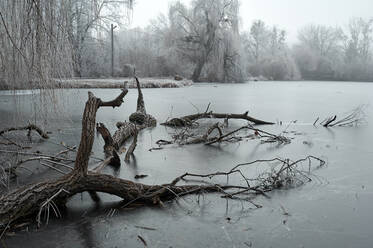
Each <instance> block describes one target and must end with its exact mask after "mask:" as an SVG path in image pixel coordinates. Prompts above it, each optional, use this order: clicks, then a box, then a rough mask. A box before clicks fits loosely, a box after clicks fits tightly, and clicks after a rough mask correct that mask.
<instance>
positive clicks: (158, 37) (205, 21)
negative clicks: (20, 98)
mask: <svg viewBox="0 0 373 248" xmlns="http://www.w3.org/2000/svg"><path fill="white" fill-rule="evenodd" d="M133 3H134V1H133V0H125V1H109V0H66V1H57V0H50V1H45V0H25V1H13V0H3V1H1V2H0V14H1V16H0V18H1V19H0V42H1V46H0V81H2V82H3V83H4V82H13V83H20V84H22V83H25V82H33V81H35V79H38V82H43V81H47V80H48V79H49V78H51V77H72V76H75V77H109V76H110V75H111V63H110V61H111V53H110V50H111V39H110V38H111V37H110V24H112V23H115V24H116V25H120V24H125V23H124V22H126V19H125V17H127V18H128V17H130V16H131V14H129V13H128V12H125V13H123V11H130V10H131V9H132V5H133ZM239 10H240V4H239V0H193V1H192V2H191V4H190V5H185V4H183V3H182V2H177V1H176V2H173V3H172V4H170V6H169V10H168V13H167V14H161V15H159V17H158V18H157V19H155V20H153V21H152V22H151V23H150V24H149V25H148V26H147V27H146V28H126V26H128V25H121V28H120V29H116V30H115V36H114V44H115V46H114V47H115V53H114V54H115V58H114V59H115V68H114V72H115V73H114V74H115V76H116V77H124V76H131V75H132V74H133V73H134V72H136V74H137V75H139V76H144V77H145V76H146V77H148V76H149V77H155V76H156V77H166V76H175V75H180V76H182V77H186V78H191V79H193V80H194V81H208V82H243V81H246V80H247V79H250V78H251V79H258V80H260V79H268V80H299V79H305V80H348V81H373V71H372V70H371V68H372V66H373V59H372V48H371V46H372V38H373V19H369V20H365V19H362V18H354V19H351V20H350V22H349V23H348V25H347V27H344V28H342V27H329V26H323V25H308V26H306V27H304V28H302V29H301V30H299V33H298V40H297V41H296V43H295V44H291V45H290V44H289V42H288V40H287V35H286V31H285V30H283V29H281V28H279V27H277V26H273V27H271V26H268V25H266V24H265V23H264V22H263V21H261V20H256V21H254V22H253V23H252V25H251V27H250V28H249V29H248V30H240V25H239V22H240V13H239ZM135 14H136V13H135ZM40 79H43V80H40Z"/></svg>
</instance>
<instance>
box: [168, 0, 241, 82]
mask: <svg viewBox="0 0 373 248" xmlns="http://www.w3.org/2000/svg"><path fill="white" fill-rule="evenodd" d="M238 8H239V6H238V1H236V0H195V1H192V3H191V7H190V8H188V7H186V6H185V5H184V4H182V3H181V2H176V3H174V4H173V5H171V6H170V10H169V21H170V32H171V33H172V37H173V41H174V45H175V46H176V48H177V51H178V53H179V54H180V56H181V57H182V58H183V59H184V60H187V61H188V62H189V63H191V64H193V66H194V68H193V72H192V76H191V78H192V79H193V80H194V81H200V80H201V74H202V73H203V72H204V73H203V74H204V75H205V77H208V75H209V74H210V72H209V71H208V69H209V68H207V66H206V65H207V64H208V63H212V64H213V62H216V61H214V59H219V61H223V65H222V66H220V67H218V68H216V67H215V69H221V70H222V74H223V76H218V77H216V79H217V80H218V81H224V77H225V76H224V75H225V74H224V70H225V69H227V65H228V64H227V62H228V60H232V58H234V57H236V55H235V53H236V52H233V51H232V46H233V44H234V43H233V42H227V41H225V42H224V39H232V38H233V39H235V38H236V39H238V38H239V36H238ZM234 33H236V35H234ZM236 41H237V40H236ZM228 43H229V47H227V46H224V44H228ZM227 51H228V53H227ZM234 59H235V58H234ZM235 60H236V59H235ZM224 61H225V62H224ZM224 63H225V64H224ZM235 63H236V62H235ZM224 65H225V66H226V67H225V68H224ZM204 67H206V68H204ZM204 69H205V70H204ZM215 73H216V72H215Z"/></svg>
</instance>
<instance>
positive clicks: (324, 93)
mask: <svg viewBox="0 0 373 248" xmlns="http://www.w3.org/2000/svg"><path fill="white" fill-rule="evenodd" d="M93 92H94V94H95V95H97V96H99V97H100V98H102V99H104V100H109V99H112V98H113V97H114V96H116V95H117V94H118V92H119V90H118V89H117V90H107V89H102V90H101V89H97V90H93ZM372 92H373V84H368V83H339V82H255V83H249V84H238V85H232V84H214V85H211V84H197V85H195V86H192V87H187V88H176V89H144V90H143V93H144V97H145V103H146V107H147V112H148V113H151V114H152V115H154V116H155V117H156V118H157V120H158V121H159V122H163V121H165V120H166V119H167V118H169V117H176V116H180V115H186V114H192V113H195V112H196V108H197V109H199V110H200V112H203V111H205V109H206V106H207V104H208V103H209V102H210V103H211V107H210V109H211V110H214V111H216V112H222V113H223V112H229V113H243V112H245V111H247V110H249V115H252V116H254V117H257V118H260V119H264V120H269V121H274V122H278V123H279V122H280V121H281V122H282V123H283V125H274V126H261V127H260V128H262V129H264V130H268V131H270V132H273V133H281V132H283V131H284V130H286V131H287V132H288V135H289V136H291V137H293V138H294V139H293V140H292V143H291V144H290V145H287V146H281V147H276V146H275V145H268V144H267V145H261V144H259V141H257V140H252V141H244V142H241V143H239V144H232V145H222V146H220V147H206V146H204V145H195V146H188V147H182V148H180V147H170V148H166V149H164V150H160V151H153V152H149V151H148V150H149V149H150V148H151V147H153V146H155V142H156V141H157V140H158V139H167V138H169V137H168V136H167V135H168V132H169V131H170V129H169V128H166V127H163V126H159V125H158V126H157V127H156V128H154V129H149V130H145V131H143V132H142V133H141V134H140V135H139V139H138V147H137V148H136V151H135V155H136V162H133V161H132V162H131V163H130V164H125V163H124V162H122V167H121V169H120V171H119V172H117V173H118V174H119V175H120V176H121V177H123V178H128V179H131V180H133V177H134V175H136V174H147V175H149V176H148V177H146V178H144V179H142V180H141V181H140V182H143V183H147V184H153V183H169V182H170V180H172V179H173V178H174V177H176V176H178V175H180V174H182V173H184V172H185V171H188V172H196V173H209V172H213V171H223V170H228V169H230V168H231V167H233V166H234V165H235V164H237V163H241V162H249V161H253V160H255V159H259V158H263V159H264V158H265V159H268V158H273V157H277V156H279V157H282V158H292V159H298V158H301V157H305V156H306V155H315V156H319V157H322V158H324V159H325V160H327V162H328V165H327V167H325V168H323V169H320V170H317V171H315V172H314V173H315V177H314V180H313V182H311V183H309V184H307V185H305V186H303V187H301V188H297V189H293V190H286V191H277V192H274V193H273V194H271V198H270V199H266V198H263V197H258V198H256V199H254V201H255V202H256V203H258V204H260V205H263V208H262V209H257V210H252V209H251V208H253V206H252V205H250V204H248V203H243V202H239V201H229V202H226V200H224V199H221V198H219V197H218V196H217V195H205V196H204V197H202V196H201V197H200V198H199V203H198V201H197V200H198V197H197V196H189V197H186V198H182V199H180V200H179V201H178V203H171V204H166V207H165V208H164V209H162V208H158V207H155V208H148V207H144V208H139V209H135V210H134V209H133V210H123V211H121V212H119V213H118V212H116V213H114V216H113V217H110V216H111V214H110V213H111V212H110V203H111V202H115V201H116V200H117V198H115V197H112V196H109V195H102V199H103V201H104V202H106V206H107V204H109V206H107V208H104V206H105V204H103V206H101V208H96V207H95V206H94V205H93V204H92V203H91V200H90V199H89V196H88V195H86V194H83V197H81V196H80V195H79V196H76V197H74V199H72V200H71V201H70V203H69V211H68V216H67V218H65V219H64V220H55V221H52V223H51V224H49V226H48V227H44V228H42V229H41V230H39V231H37V232H32V233H31V234H23V233H19V234H17V236H16V237H14V238H12V239H10V240H8V241H7V242H8V244H9V246H10V247H17V245H18V246H19V245H22V244H25V242H27V244H28V247H50V245H51V244H59V246H60V247H115V246H118V247H122V246H126V247H141V246H142V243H141V242H139V241H138V239H137V235H141V237H143V238H144V239H145V240H146V242H147V243H148V245H149V246H151V247H170V246H172V247H245V246H247V245H245V242H246V244H252V246H253V247H371V244H372V243H373V237H372V235H371V230H372V229H373V215H372V214H371V206H372V205H373V180H371V175H373V167H372V166H371V161H372V160H373V152H372V150H371V141H372V140H373V131H372V130H373V129H372V123H373V118H372V117H373V108H372V107H373V105H372V103H373V102H372V99H373V98H372V94H373V93H372ZM71 96H74V97H71ZM64 97H65V98H66V99H65V101H66V102H67V109H68V110H69V112H70V113H71V115H72V117H71V119H72V121H70V122H68V123H64V122H62V121H55V123H54V126H53V128H52V129H53V130H52V131H53V135H52V136H53V141H55V142H60V141H61V140H63V141H64V142H65V143H67V144H70V145H76V144H77V143H78V142H79V139H80V128H81V114H82V112H83V108H84V104H83V103H84V102H85V100H86V99H87V90H78V91H76V90H66V91H65V94H64ZM136 97H137V92H136V91H135V90H130V92H129V94H128V95H127V96H126V97H125V103H124V105H123V106H122V107H121V108H119V109H114V110H113V109H111V108H110V109H109V108H108V109H100V110H99V112H98V114H97V121H100V122H104V123H105V124H106V126H107V127H108V128H109V129H110V130H111V131H112V132H113V131H115V123H116V122H117V121H119V120H124V119H127V118H128V116H129V114H130V113H131V112H133V111H134V110H135V108H136ZM361 104H368V107H367V108H366V114H367V124H365V125H363V126H361V127H343V128H342V127H336V128H329V129H326V128H323V127H320V126H318V127H314V126H312V123H313V122H314V121H315V119H316V118H317V117H320V119H323V118H326V117H328V116H331V115H335V114H336V115H338V116H340V115H341V114H344V113H346V112H348V111H350V110H352V109H353V108H355V107H357V106H359V105H361ZM3 107H5V105H0V110H3V109H2V108H3ZM25 114H27V111H25ZM294 121H296V122H295V123H294ZM285 123H292V124H290V125H285ZM241 124H242V123H241V122H231V125H233V126H234V125H236V126H240V125H241ZM58 128H62V129H61V131H57V129H58ZM296 134H298V135H296ZM49 146H50V144H49V143H45V144H42V145H41V147H40V149H47V147H49ZM102 147H103V141H102V139H101V138H100V137H98V138H96V141H95V144H94V148H93V151H94V153H95V155H96V156H103V154H102ZM55 149H58V148H55ZM122 161H123V159H122ZM260 169H261V168H260V167H257V166H253V168H250V170H251V171H250V172H249V173H253V174H255V173H256V172H258V171H260ZM106 173H112V171H110V170H109V169H107V171H106ZM47 175H48V174H46V176H47ZM32 178H34V177H32ZM82 199H83V200H82ZM283 209H285V210H286V211H287V212H288V213H289V215H284V210H283ZM228 217H229V218H228ZM136 226H146V227H151V228H155V229H156V230H145V229H141V228H137V227H136Z"/></svg>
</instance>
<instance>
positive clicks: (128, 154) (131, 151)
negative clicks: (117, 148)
mask: <svg viewBox="0 0 373 248" xmlns="http://www.w3.org/2000/svg"><path fill="white" fill-rule="evenodd" d="M137 135H138V132H137V129H136V131H135V134H134V135H133V141H132V143H131V146H130V147H129V148H128V150H127V153H126V156H125V158H124V161H126V162H129V161H130V157H131V156H132V155H133V152H134V151H135V148H136V145H137Z"/></svg>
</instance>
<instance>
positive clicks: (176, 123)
mask: <svg viewBox="0 0 373 248" xmlns="http://www.w3.org/2000/svg"><path fill="white" fill-rule="evenodd" d="M206 118H210V119H212V118H215V119H241V120H247V121H249V122H252V123H254V124H256V125H272V124H274V123H273V122H268V121H263V120H259V119H256V118H253V117H251V116H249V115H248V112H245V113H243V114H226V113H223V114H221V113H214V112H212V111H210V112H205V113H199V114H194V115H186V116H183V117H180V118H173V119H171V120H169V121H166V122H164V123H161V125H164V126H172V127H186V126H191V125H192V124H193V122H194V121H196V120H199V119H206Z"/></svg>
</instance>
